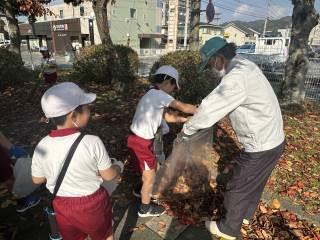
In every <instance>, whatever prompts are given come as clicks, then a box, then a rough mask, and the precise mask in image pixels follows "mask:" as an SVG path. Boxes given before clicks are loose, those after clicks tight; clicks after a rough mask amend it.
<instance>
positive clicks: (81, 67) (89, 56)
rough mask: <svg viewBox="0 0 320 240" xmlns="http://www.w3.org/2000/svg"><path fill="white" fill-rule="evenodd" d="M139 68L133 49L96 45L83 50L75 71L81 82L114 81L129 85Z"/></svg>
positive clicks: (75, 64) (76, 62)
mask: <svg viewBox="0 0 320 240" xmlns="http://www.w3.org/2000/svg"><path fill="white" fill-rule="evenodd" d="M138 67H139V58H138V54H137V53H136V52H135V51H134V50H133V49H131V48H129V47H125V46H119V45H115V46H114V47H113V48H110V47H107V46H106V45H102V44H101V45H94V46H90V47H85V48H83V49H81V51H80V54H79V55H78V56H77V57H76V61H75V63H74V70H75V73H76V76H77V77H78V79H79V80H80V81H81V82H87V81H94V82H100V83H107V84H111V82H112V80H119V81H121V82H124V83H127V82H130V81H132V80H134V78H135V76H136V73H137V71H138Z"/></svg>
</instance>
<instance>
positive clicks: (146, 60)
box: [21, 47, 159, 76]
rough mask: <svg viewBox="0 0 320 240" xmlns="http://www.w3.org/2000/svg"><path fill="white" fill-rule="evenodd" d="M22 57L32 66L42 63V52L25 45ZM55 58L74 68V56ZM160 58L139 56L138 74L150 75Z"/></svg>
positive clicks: (22, 48)
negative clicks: (27, 47) (34, 50)
mask: <svg viewBox="0 0 320 240" xmlns="http://www.w3.org/2000/svg"><path fill="white" fill-rule="evenodd" d="M21 55H22V59H23V61H24V63H25V66H26V67H28V68H32V65H33V66H34V67H37V66H40V65H41V54H40V52H31V53H30V52H29V51H28V50H27V49H26V48H25V47H21ZM55 59H56V61H57V63H58V66H59V68H63V69H68V68H72V58H68V57H65V56H62V55H56V56H55ZM158 59H159V56H148V57H139V60H140V67H139V71H138V74H139V75H140V76H148V75H149V71H150V69H151V67H152V65H153V63H154V62H155V61H157V60H158Z"/></svg>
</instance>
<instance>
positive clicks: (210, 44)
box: [200, 37, 227, 71]
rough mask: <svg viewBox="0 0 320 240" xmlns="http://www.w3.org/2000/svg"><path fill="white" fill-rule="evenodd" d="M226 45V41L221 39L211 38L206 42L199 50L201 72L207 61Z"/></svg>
mask: <svg viewBox="0 0 320 240" xmlns="http://www.w3.org/2000/svg"><path fill="white" fill-rule="evenodd" d="M226 44H227V42H226V40H224V39H223V38H221V37H213V38H210V39H209V40H208V41H206V43H205V44H204V45H203V46H202V47H201V49H200V55H201V58H202V63H201V66H200V70H201V71H202V70H204V69H205V68H206V66H207V65H208V61H209V59H210V58H211V57H212V56H213V55H214V54H215V53H216V52H217V51H219V50H220V49H221V48H223V47H224V46H225V45H226Z"/></svg>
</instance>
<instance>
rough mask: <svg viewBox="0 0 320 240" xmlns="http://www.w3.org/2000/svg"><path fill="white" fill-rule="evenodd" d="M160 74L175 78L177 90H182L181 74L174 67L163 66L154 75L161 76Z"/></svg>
mask: <svg viewBox="0 0 320 240" xmlns="http://www.w3.org/2000/svg"><path fill="white" fill-rule="evenodd" d="M159 74H164V75H167V76H170V77H172V78H174V79H175V80H176V84H177V88H178V89H180V85H179V73H178V71H177V69H175V68H174V67H172V66H170V65H163V66H161V67H160V68H159V69H158V70H157V71H156V72H155V74H154V75H159Z"/></svg>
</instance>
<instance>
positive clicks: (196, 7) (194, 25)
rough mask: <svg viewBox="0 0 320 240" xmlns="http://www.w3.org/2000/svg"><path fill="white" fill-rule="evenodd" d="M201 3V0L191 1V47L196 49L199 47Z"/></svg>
mask: <svg viewBox="0 0 320 240" xmlns="http://www.w3.org/2000/svg"><path fill="white" fill-rule="evenodd" d="M187 1H188V0H187ZM200 3H201V1H200V0H193V1H191V34H190V49H191V50H194V51H196V50H198V49H199V24H200V5H201V4H200Z"/></svg>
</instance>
